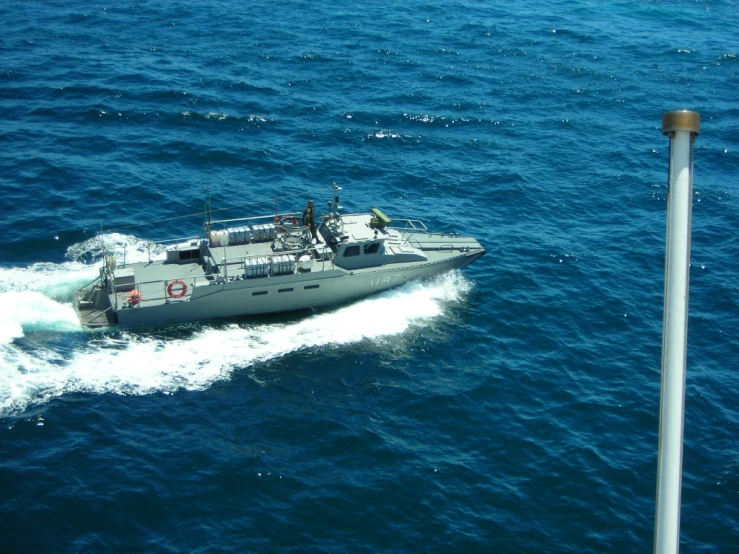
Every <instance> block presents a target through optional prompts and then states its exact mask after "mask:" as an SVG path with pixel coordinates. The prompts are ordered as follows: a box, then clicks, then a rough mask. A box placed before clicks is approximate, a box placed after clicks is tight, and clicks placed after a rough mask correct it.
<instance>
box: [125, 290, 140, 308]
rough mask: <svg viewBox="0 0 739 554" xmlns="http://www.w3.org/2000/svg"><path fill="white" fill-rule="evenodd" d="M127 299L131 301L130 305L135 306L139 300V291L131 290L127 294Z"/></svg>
mask: <svg viewBox="0 0 739 554" xmlns="http://www.w3.org/2000/svg"><path fill="white" fill-rule="evenodd" d="M128 301H129V302H130V303H131V305H132V306H135V305H136V304H138V303H139V302H141V293H140V292H139V291H137V290H135V289H134V290H132V291H131V292H130V293H129V294H128Z"/></svg>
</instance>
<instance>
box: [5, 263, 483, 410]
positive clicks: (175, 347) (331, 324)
mask: <svg viewBox="0 0 739 554" xmlns="http://www.w3.org/2000/svg"><path fill="white" fill-rule="evenodd" d="M470 287H471V284H470V283H469V282H468V281H467V280H465V279H464V277H462V276H461V274H460V273H459V272H452V273H448V274H445V275H442V276H439V277H437V278H436V279H434V280H432V281H429V282H424V283H411V284H408V285H406V286H404V287H401V288H399V289H396V290H394V291H390V292H386V293H383V294H380V295H378V296H374V297H371V298H368V299H365V300H363V301H360V302H357V303H355V304H352V305H349V306H346V307H343V308H340V309H337V310H334V311H331V312H325V313H321V314H318V315H314V316H312V317H308V318H305V319H301V320H299V321H296V322H293V323H287V324H267V325H260V324H248V325H246V324H245V325H239V324H233V325H229V326H228V327H225V328H215V327H206V328H205V329H203V330H201V331H198V332H196V333H195V334H193V335H192V336H190V337H188V338H182V339H168V340H162V339H158V338H154V337H152V336H150V335H142V334H135V333H123V334H122V335H120V336H121V337H122V338H121V339H113V338H111V337H109V336H107V335H89V336H90V337H94V338H93V340H90V341H88V342H87V343H86V344H85V345H84V347H82V348H81V349H77V350H75V351H74V352H72V353H71V354H69V355H67V356H64V355H61V354H59V353H57V352H55V351H53V350H51V349H44V348H37V349H35V350H34V351H32V352H28V351H26V350H24V349H21V348H20V347H19V346H17V345H15V344H6V345H4V347H0V415H8V414H12V413H18V412H22V411H23V410H25V409H27V408H28V407H29V406H31V405H37V404H43V403H45V402H48V401H49V400H50V399H53V398H56V397H59V396H61V395H63V394H69V393H73V392H89V393H98V394H104V393H115V394H136V395H139V394H153V393H162V392H165V393H169V392H175V391H177V390H182V389H184V390H202V389H205V388H207V387H208V386H210V385H211V384H213V383H214V382H217V381H222V380H226V379H228V378H230V376H231V375H232V373H233V371H234V370H235V369H238V368H243V367H249V366H252V365H254V364H255V363H259V362H262V361H265V360H271V359H275V358H279V357H281V356H284V355H286V354H289V353H291V352H295V351H298V350H301V349H306V348H315V347H321V346H324V345H335V344H342V345H347V344H354V343H358V342H360V341H362V340H365V339H370V340H372V339H376V338H380V337H385V336H390V335H398V334H400V333H403V332H404V331H406V330H407V329H409V328H410V327H412V326H413V325H415V324H418V323H423V322H425V321H428V320H430V319H433V318H435V317H437V316H439V315H441V314H442V313H443V310H444V305H445V304H446V303H448V302H453V301H455V300H457V299H458V298H459V297H460V296H462V295H464V294H465V293H466V292H468V291H469V289H470ZM214 345H217V346H216V347H214ZM203 353H211V355H209V356H204V354H203Z"/></svg>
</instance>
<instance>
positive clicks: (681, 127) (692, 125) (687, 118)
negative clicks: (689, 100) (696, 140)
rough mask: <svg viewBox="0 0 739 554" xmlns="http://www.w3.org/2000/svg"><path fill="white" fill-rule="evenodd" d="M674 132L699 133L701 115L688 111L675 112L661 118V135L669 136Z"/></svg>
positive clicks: (667, 113)
mask: <svg viewBox="0 0 739 554" xmlns="http://www.w3.org/2000/svg"><path fill="white" fill-rule="evenodd" d="M675 131H690V132H691V133H694V134H696V135H697V134H699V133H700V132H701V114H699V113H698V112H691V111H690V110H675V111H672V112H666V113H665V115H664V116H662V134H663V135H670V134H672V133H674V132H675Z"/></svg>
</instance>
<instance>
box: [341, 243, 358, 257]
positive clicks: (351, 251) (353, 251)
mask: <svg viewBox="0 0 739 554" xmlns="http://www.w3.org/2000/svg"><path fill="white" fill-rule="evenodd" d="M352 256H359V245H355V246H347V247H346V249H345V250H344V257H345V258H350V257H352Z"/></svg>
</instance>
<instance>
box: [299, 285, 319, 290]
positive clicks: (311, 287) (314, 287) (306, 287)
mask: <svg viewBox="0 0 739 554" xmlns="http://www.w3.org/2000/svg"><path fill="white" fill-rule="evenodd" d="M320 286H321V285H306V286H304V287H303V288H304V289H305V290H308V289H317V288H318V287H320Z"/></svg>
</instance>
